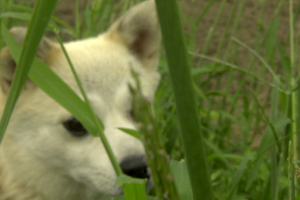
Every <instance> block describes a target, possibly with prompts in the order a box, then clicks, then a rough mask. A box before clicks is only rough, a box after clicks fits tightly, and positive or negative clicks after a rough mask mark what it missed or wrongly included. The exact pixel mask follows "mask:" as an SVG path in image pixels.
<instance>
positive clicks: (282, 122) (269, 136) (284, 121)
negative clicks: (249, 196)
mask: <svg viewBox="0 0 300 200" xmlns="http://www.w3.org/2000/svg"><path fill="white" fill-rule="evenodd" d="M289 123H290V119H288V118H279V119H276V120H274V122H273V123H272V124H273V126H274V129H275V131H276V132H277V133H278V132H279V131H281V130H282V129H283V128H285V127H286V126H287V125H288V124H289ZM275 145H276V141H275V137H274V135H273V132H272V129H271V127H270V126H268V127H267V128H266V130H265V132H264V134H263V137H262V140H261V142H260V146H259V148H258V151H257V157H256V160H255V161H254V164H253V167H252V168H251V170H250V171H249V173H248V177H249V178H248V181H247V185H246V189H247V190H248V189H249V188H250V187H251V186H252V183H253V181H254V180H255V178H256V176H257V174H258V172H259V169H260V166H261V164H262V163H263V161H264V159H265V157H266V155H267V154H266V153H267V151H268V150H269V149H270V148H271V147H273V146H275Z"/></svg>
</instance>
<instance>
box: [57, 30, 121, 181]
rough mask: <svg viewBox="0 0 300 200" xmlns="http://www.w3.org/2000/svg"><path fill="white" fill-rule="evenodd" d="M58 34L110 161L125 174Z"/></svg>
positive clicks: (118, 171)
mask: <svg viewBox="0 0 300 200" xmlns="http://www.w3.org/2000/svg"><path fill="white" fill-rule="evenodd" d="M56 36H57V39H58V41H59V44H60V46H61V48H62V50H63V52H64V54H65V56H66V58H67V61H68V63H69V65H70V68H71V70H72V73H73V75H74V77H75V79H76V82H77V85H78V87H79V89H80V92H81V94H82V96H83V98H84V100H85V103H86V105H87V107H88V109H89V111H90V113H91V114H92V119H93V121H94V124H95V125H96V127H97V133H98V135H99V136H100V138H101V141H102V144H103V146H104V148H105V150H106V152H107V154H108V157H109V159H110V162H111V163H112V166H113V168H114V170H115V172H116V174H117V176H120V175H122V174H123V172H122V169H121V167H120V165H119V163H118V161H117V159H116V157H115V155H114V153H113V151H112V148H111V147H110V144H109V142H108V140H107V138H106V137H105V135H104V132H103V129H104V126H103V124H102V122H101V121H100V119H99V118H98V117H97V116H96V114H95V112H94V111H93V108H92V106H91V103H90V101H89V99H88V97H87V95H86V93H85V91H84V89H83V86H82V84H81V81H80V79H79V77H78V75H77V73H76V71H75V68H74V66H73V64H72V61H71V59H70V57H69V55H68V53H67V50H66V49H65V47H64V45H63V42H62V39H61V38H60V36H59V35H58V34H56Z"/></svg>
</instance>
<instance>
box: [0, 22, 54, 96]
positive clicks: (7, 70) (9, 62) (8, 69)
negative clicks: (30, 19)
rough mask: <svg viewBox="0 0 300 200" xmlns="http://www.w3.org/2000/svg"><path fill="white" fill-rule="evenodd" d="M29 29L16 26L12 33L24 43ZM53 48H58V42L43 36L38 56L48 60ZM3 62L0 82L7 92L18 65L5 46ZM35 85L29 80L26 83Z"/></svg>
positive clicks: (2, 52)
mask: <svg viewBox="0 0 300 200" xmlns="http://www.w3.org/2000/svg"><path fill="white" fill-rule="evenodd" d="M26 32H27V29H26V28H23V27H15V28H12V29H11V30H10V33H11V34H12V36H13V37H14V39H15V40H16V41H17V42H18V43H19V44H23V42H24V39H25V36H26ZM53 48H57V44H55V43H54V42H51V41H50V40H49V39H48V38H46V37H43V39H42V40H41V42H40V44H39V48H38V51H37V57H38V58H40V59H41V60H42V61H44V62H45V61H46V60H47V57H48V54H49V52H50V51H51V50H53ZM0 60H1V63H0V83H1V88H2V91H3V92H5V93H7V92H8V91H9V89H10V86H11V83H12V80H13V76H14V72H15V69H16V67H17V64H16V61H15V60H14V59H13V57H12V56H11V54H10V52H9V50H8V48H7V47H5V48H3V49H2V51H1V59H0ZM30 85H33V83H31V82H30V81H29V80H28V81H27V82H26V83H25V88H26V86H27V87H29V86H30Z"/></svg>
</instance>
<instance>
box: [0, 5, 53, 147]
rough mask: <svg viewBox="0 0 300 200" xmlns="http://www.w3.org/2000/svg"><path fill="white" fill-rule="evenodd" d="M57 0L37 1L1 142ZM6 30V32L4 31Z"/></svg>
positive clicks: (0, 126)
mask: <svg viewBox="0 0 300 200" xmlns="http://www.w3.org/2000/svg"><path fill="white" fill-rule="evenodd" d="M56 3H57V0H54V1H43V0H39V1H37V3H36V5H35V9H34V12H33V14H32V18H31V21H30V24H29V28H28V32H27V34H26V37H25V40H24V46H23V48H22V51H21V54H18V55H17V58H19V55H20V59H16V60H17V63H18V67H17V69H16V71H15V74H14V80H13V82H12V85H11V90H10V92H9V95H8V99H7V102H6V105H5V109H4V111H3V114H2V117H1V122H0V142H1V141H2V138H3V136H4V133H5V131H6V128H7V125H8V122H9V119H10V116H11V113H12V111H13V108H14V106H15V104H16V102H17V100H18V98H19V95H20V93H21V90H22V87H23V85H24V83H25V81H26V79H27V74H28V73H29V70H30V68H31V64H32V62H33V59H34V57H35V54H36V51H37V48H38V45H39V42H40V40H41V38H42V36H43V34H44V32H45V29H46V27H47V24H48V21H49V19H50V17H51V14H52V12H53V10H54V8H55V5H56ZM1 29H2V33H3V32H5V30H7V29H5V27H4V25H2V24H1ZM3 30H4V31H3Z"/></svg>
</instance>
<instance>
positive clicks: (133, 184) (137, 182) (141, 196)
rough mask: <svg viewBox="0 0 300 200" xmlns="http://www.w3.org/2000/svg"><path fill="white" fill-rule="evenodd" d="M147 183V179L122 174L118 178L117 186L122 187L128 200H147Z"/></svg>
mask: <svg viewBox="0 0 300 200" xmlns="http://www.w3.org/2000/svg"><path fill="white" fill-rule="evenodd" d="M146 182H147V180H146V179H138V178H132V177H130V176H127V175H124V174H122V175H120V176H119V177H118V179H117V182H116V185H119V186H121V185H122V187H123V191H124V196H125V199H126V200H146Z"/></svg>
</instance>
